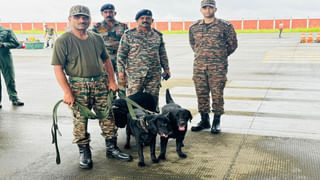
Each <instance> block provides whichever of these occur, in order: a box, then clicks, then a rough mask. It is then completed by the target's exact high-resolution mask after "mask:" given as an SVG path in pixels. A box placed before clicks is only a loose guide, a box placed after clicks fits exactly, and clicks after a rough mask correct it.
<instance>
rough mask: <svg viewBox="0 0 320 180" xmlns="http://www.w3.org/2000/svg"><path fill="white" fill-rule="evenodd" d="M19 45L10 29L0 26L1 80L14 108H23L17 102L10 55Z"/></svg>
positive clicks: (20, 103)
mask: <svg viewBox="0 0 320 180" xmlns="http://www.w3.org/2000/svg"><path fill="white" fill-rule="evenodd" d="M19 45H20V43H19V41H18V40H17V38H16V36H15V35H14V33H13V32H12V31H11V30H10V29H5V28H3V27H2V26H0V71H1V72H2V75H3V78H4V80H5V83H6V86H7V92H8V95H9V99H10V100H11V101H12V105H14V106H23V105H24V103H23V102H22V101H20V100H19V98H18V95H17V91H16V83H15V80H14V68H13V62H12V57H11V53H10V49H11V48H17V47H19ZM1 88H2V86H1V77H0V108H2V105H1V100H2V95H1V94H2V93H1Z"/></svg>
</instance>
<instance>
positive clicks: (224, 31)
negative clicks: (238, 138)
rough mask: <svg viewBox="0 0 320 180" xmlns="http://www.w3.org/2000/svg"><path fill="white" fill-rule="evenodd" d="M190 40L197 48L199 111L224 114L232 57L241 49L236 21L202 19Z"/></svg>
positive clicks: (195, 70)
mask: <svg viewBox="0 0 320 180" xmlns="http://www.w3.org/2000/svg"><path fill="white" fill-rule="evenodd" d="M189 40H190V45H191V48H192V50H193V51H194V64H193V81H194V84H195V88H196V93H197V98H198V110H199V112H200V113H201V112H203V113H209V112H210V104H209V103H210V96H209V93H210V92H211V96H212V111H213V112H214V113H215V114H218V115H221V114H223V113H224V108H223V105H224V100H223V89H224V87H225V83H226V81H227V76H226V75H227V72H228V56H229V55H230V54H231V53H233V52H234V51H235V49H236V48H237V46H238V44H237V37H236V33H235V31H234V28H233V26H232V24H230V23H229V22H227V21H224V20H221V19H217V18H215V20H214V22H212V23H210V24H205V23H204V21H203V20H199V21H197V22H195V23H194V24H192V25H191V26H190V29H189Z"/></svg>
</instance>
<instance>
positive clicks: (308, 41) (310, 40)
mask: <svg viewBox="0 0 320 180" xmlns="http://www.w3.org/2000/svg"><path fill="white" fill-rule="evenodd" d="M312 42H313V37H312V32H311V33H309V36H308V40H307V43H312Z"/></svg>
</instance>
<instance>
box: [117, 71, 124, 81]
mask: <svg viewBox="0 0 320 180" xmlns="http://www.w3.org/2000/svg"><path fill="white" fill-rule="evenodd" d="M118 78H119V79H120V80H124V72H119V73H118Z"/></svg>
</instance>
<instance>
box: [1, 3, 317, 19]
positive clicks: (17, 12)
mask: <svg viewBox="0 0 320 180" xmlns="http://www.w3.org/2000/svg"><path fill="white" fill-rule="evenodd" d="M0 1H1V6H0V21H1V22H65V21H67V16H68V11H69V9H70V7H71V6H72V5H76V4H83V5H86V6H88V7H89V8H90V10H91V13H92V20H93V21H100V20H101V19H102V18H101V15H100V11H99V9H100V7H101V5H103V4H104V3H107V2H110V3H113V4H114V5H115V6H116V11H117V12H118V14H117V17H116V18H117V19H118V20H120V21H125V22H127V21H134V16H135V14H136V12H137V11H138V10H140V9H145V8H146V9H150V10H152V12H153V14H154V19H155V21H167V20H179V21H181V20H186V21H187V20H191V21H193V20H196V19H200V18H201V14H200V12H199V9H200V1H201V0H109V1H105V0H0ZM319 7H320V0H217V8H218V12H217V17H220V18H223V19H228V20H240V19H242V18H243V19H257V18H259V19H273V18H285V19H288V18H290V17H292V18H307V17H310V18H320V11H319Z"/></svg>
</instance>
